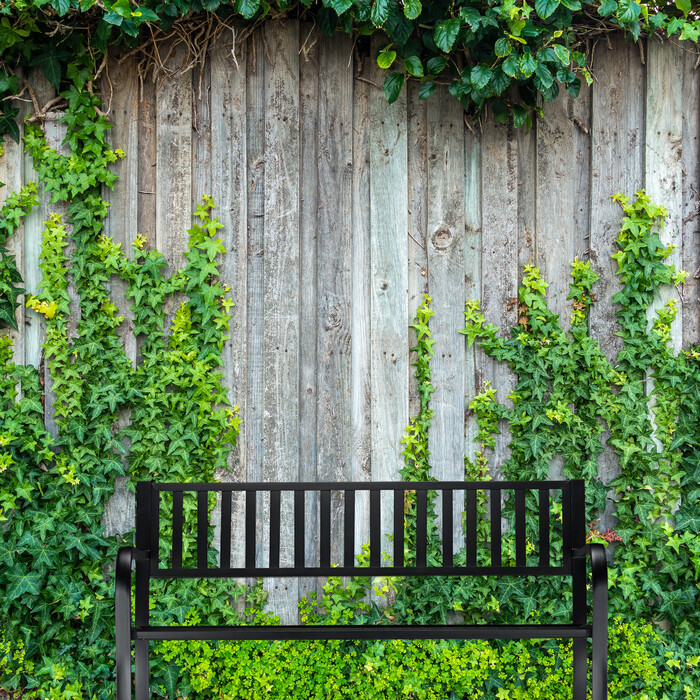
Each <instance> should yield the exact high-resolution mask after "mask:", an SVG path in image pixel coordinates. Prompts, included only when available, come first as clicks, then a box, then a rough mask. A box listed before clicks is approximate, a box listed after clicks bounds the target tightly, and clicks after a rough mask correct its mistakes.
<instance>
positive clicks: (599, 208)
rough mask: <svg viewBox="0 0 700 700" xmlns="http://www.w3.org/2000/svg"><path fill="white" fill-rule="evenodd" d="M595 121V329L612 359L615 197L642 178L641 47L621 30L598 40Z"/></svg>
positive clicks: (618, 218)
mask: <svg viewBox="0 0 700 700" xmlns="http://www.w3.org/2000/svg"><path fill="white" fill-rule="evenodd" d="M593 69H594V73H595V76H596V80H595V82H594V84H593V90H592V95H591V100H592V126H591V139H592V143H591V174H592V180H591V238H590V248H591V253H590V255H591V260H592V261H593V266H594V268H595V271H596V273H597V274H598V275H599V276H600V280H599V281H598V283H597V284H596V288H595V294H596V296H597V297H598V299H599V300H600V301H599V302H598V303H597V304H595V305H594V306H593V308H592V309H591V321H590V325H591V334H592V335H593V337H594V338H596V339H597V340H599V341H600V344H601V348H602V349H603V351H604V352H605V353H606V355H607V356H608V357H609V358H612V359H614V358H615V357H616V356H617V352H618V350H619V349H620V346H621V345H620V343H621V341H620V338H618V337H617V336H616V335H615V333H616V332H617V331H618V330H619V329H618V324H617V320H616V318H615V307H614V305H613V304H612V303H611V298H612V296H613V294H615V293H616V292H617V291H618V289H619V286H620V285H619V282H618V280H617V276H616V274H615V271H616V270H617V263H616V262H615V261H614V260H612V259H611V257H610V256H611V255H612V254H613V253H614V252H615V250H616V246H615V239H616V238H617V234H618V232H619V230H620V225H621V220H622V219H621V209H620V207H619V205H618V204H616V203H615V202H613V201H612V199H611V197H612V195H614V194H615V193H616V192H622V193H623V194H626V195H628V196H632V195H634V193H635V192H636V191H637V190H638V189H640V188H641V187H642V184H643V177H644V171H643V151H644V72H643V69H642V65H641V63H640V61H639V49H638V48H637V46H635V45H634V44H632V43H631V42H628V41H627V40H626V39H624V38H623V37H621V36H619V37H618V36H616V35H615V36H611V37H610V48H607V47H606V43H605V42H600V44H599V45H598V48H597V49H596V53H595V64H594V65H593Z"/></svg>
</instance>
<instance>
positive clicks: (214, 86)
mask: <svg viewBox="0 0 700 700" xmlns="http://www.w3.org/2000/svg"><path fill="white" fill-rule="evenodd" d="M236 53H237V60H238V62H239V68H236V66H235V65H234V63H233V60H232V58H231V52H230V49H229V48H228V47H226V48H223V47H222V48H216V49H214V50H212V52H211V54H210V71H211V98H210V99H211V156H210V158H211V163H212V164H215V167H212V168H211V193H212V196H213V198H214V203H215V204H216V206H217V209H216V211H215V213H216V215H217V216H218V217H219V221H220V222H221V223H222V224H223V226H224V228H222V229H221V230H220V235H221V236H222V240H223V244H224V247H225V248H226V251H227V252H226V253H225V254H224V256H223V259H222V264H221V281H222V282H223V283H224V284H226V285H228V286H229V287H230V288H231V291H230V292H229V295H230V297H231V299H232V300H233V303H234V306H233V307H231V320H230V322H229V336H230V337H229V339H228V340H227V341H226V342H225V343H224V358H223V359H224V377H225V382H226V393H227V395H228V398H229V401H230V402H231V404H232V405H234V406H238V407H239V410H240V414H241V416H242V417H244V418H246V417H247V413H248V412H247V410H246V409H247V391H246V388H247V387H246V379H247V372H246V368H247V347H246V343H245V335H246V321H247V303H246V301H247V300H246V297H247V275H246V265H247V260H248V236H247V197H246V191H247V188H246V184H247V183H246V174H247V169H246V73H245V66H246V46H237V47H236ZM246 457H247V450H246V431H245V429H242V430H241V432H240V434H239V436H238V444H237V446H236V449H235V450H234V451H233V453H232V455H231V456H230V458H229V464H228V466H229V475H227V476H225V477H224V478H226V479H231V480H234V481H245V478H246V463H247V462H246Z"/></svg>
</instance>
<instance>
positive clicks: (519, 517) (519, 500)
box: [515, 489, 527, 566]
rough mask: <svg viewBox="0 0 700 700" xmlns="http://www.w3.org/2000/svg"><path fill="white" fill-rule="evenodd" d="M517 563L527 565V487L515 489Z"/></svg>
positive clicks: (517, 564)
mask: <svg viewBox="0 0 700 700" xmlns="http://www.w3.org/2000/svg"><path fill="white" fill-rule="evenodd" d="M515 565H516V566H527V547H526V536H525V489H515Z"/></svg>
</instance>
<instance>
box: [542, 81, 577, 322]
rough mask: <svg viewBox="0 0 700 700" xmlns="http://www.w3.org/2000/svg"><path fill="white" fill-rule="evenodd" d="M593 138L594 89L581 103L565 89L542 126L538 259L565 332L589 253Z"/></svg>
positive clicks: (549, 300) (549, 108)
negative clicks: (578, 265) (576, 277)
mask: <svg viewBox="0 0 700 700" xmlns="http://www.w3.org/2000/svg"><path fill="white" fill-rule="evenodd" d="M586 132H588V133H586ZM589 133H590V89H589V88H588V87H587V86H585V85H584V86H582V88H581V95H580V96H579V97H578V98H577V99H574V98H572V97H570V96H569V95H568V94H566V93H565V92H564V91H563V90H562V92H561V94H560V95H559V97H558V98H557V99H556V100H555V101H554V102H552V103H551V104H548V105H545V106H544V116H543V117H542V118H541V119H540V120H539V121H538V122H537V175H536V180H537V205H536V208H535V210H536V212H537V215H536V219H537V220H536V232H537V233H536V236H535V251H536V253H535V258H536V264H537V265H538V266H539V268H540V273H541V275H542V278H543V279H544V280H545V281H546V282H547V283H548V284H549V287H548V288H547V303H548V305H549V308H550V309H551V310H552V311H553V312H554V313H556V314H559V315H560V316H559V322H560V324H561V326H562V328H565V329H568V328H569V327H570V325H571V313H570V307H571V303H570V302H569V301H567V296H568V295H569V283H570V282H571V263H572V262H573V260H574V258H576V257H578V258H581V259H583V258H584V256H583V254H584V252H586V250H587V248H588V243H587V241H588V238H587V237H588V227H587V225H585V224H587V221H588V220H587V216H584V212H586V213H587V212H588V209H589V207H588V193H589V189H590V181H589V178H588V175H589V168H588V163H589V158H590V138H589V135H588V134H589Z"/></svg>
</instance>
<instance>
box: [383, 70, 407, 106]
mask: <svg viewBox="0 0 700 700" xmlns="http://www.w3.org/2000/svg"><path fill="white" fill-rule="evenodd" d="M405 80H406V78H405V76H404V74H403V73H389V75H387V76H386V79H385V80H384V94H385V95H386V101H387V102H388V103H389V104H393V103H394V102H396V100H397V98H398V96H399V93H400V92H401V88H402V87H403V84H404V81H405Z"/></svg>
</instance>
